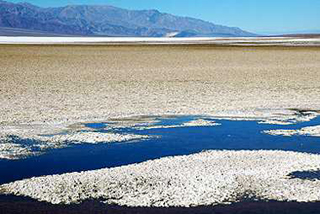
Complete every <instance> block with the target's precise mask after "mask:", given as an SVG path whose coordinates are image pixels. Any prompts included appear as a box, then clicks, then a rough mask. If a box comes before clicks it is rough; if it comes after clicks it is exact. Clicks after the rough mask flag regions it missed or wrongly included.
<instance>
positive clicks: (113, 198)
mask: <svg viewBox="0 0 320 214" xmlns="http://www.w3.org/2000/svg"><path fill="white" fill-rule="evenodd" d="M319 168H320V156H319V155H313V154H306V153H297V152H286V151H207V152H202V153H199V154H194V155H189V156H176V157H168V158H161V159H158V160H154V161H147V162H144V163H140V164H133V165H128V166H122V167H116V168H110V169H101V170H94V171H87V172H81V173H68V174H62V175H50V176H45V177H38V178H31V179H26V180H22V181H16V182H13V183H9V184H4V185H2V186H1V187H0V189H1V192H3V193H6V194H14V195H18V196H28V197H31V198H34V199H37V200H39V201H47V202H50V203H53V204H69V203H78V202H81V201H83V200H87V199H100V200H102V201H104V202H105V203H112V204H117V205H122V206H153V207H168V206H181V207H190V206H201V205H217V204H224V203H230V202H235V201H238V200H239V199H240V198H241V197H242V196H244V195H246V194H247V193H250V195H249V196H251V197H258V198H261V199H263V200H277V201H298V202H309V201H320V192H319V191H315V190H318V189H319V188H320V181H319V180H301V179H297V178H296V179H290V178H289V176H288V175H289V174H290V173H292V172H295V171H309V170H316V169H319Z"/></svg>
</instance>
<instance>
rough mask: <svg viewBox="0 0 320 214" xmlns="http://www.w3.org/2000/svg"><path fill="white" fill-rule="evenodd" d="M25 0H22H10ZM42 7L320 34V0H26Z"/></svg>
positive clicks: (15, 0) (245, 28)
mask: <svg viewBox="0 0 320 214" xmlns="http://www.w3.org/2000/svg"><path fill="white" fill-rule="evenodd" d="M7 1H11V2H21V0H7ZM24 1H25V2H29V3H32V4H35V5H38V6H43V7H56V6H64V5H68V4H109V5H113V6H117V7H122V8H127V9H157V10H159V11H161V12H167V13H171V14H175V15H180V16H190V17H195V18H200V19H204V20H206V21H210V22H213V23H215V24H222V25H227V26H236V27H240V28H242V29H244V30H248V31H251V32H256V33H295V32H304V31H309V32H318V33H320V0H24Z"/></svg>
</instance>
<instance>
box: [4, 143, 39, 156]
mask: <svg viewBox="0 0 320 214" xmlns="http://www.w3.org/2000/svg"><path fill="white" fill-rule="evenodd" d="M32 154H33V152H32V151H31V149H30V148H28V147H24V146H22V145H20V144H14V143H4V144H0V159H8V160H10V159H11V160H14V159H19V158H21V157H25V156H28V155H32Z"/></svg>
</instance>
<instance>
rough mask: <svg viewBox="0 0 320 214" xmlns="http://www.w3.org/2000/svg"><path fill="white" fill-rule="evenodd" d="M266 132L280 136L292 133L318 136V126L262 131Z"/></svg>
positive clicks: (292, 134)
mask: <svg viewBox="0 0 320 214" xmlns="http://www.w3.org/2000/svg"><path fill="white" fill-rule="evenodd" d="M264 133H266V134H270V135H281V136H287V137H290V136H294V135H303V136H313V137H320V126H308V127H304V128H302V129H297V130H293V129H277V130H267V131H264Z"/></svg>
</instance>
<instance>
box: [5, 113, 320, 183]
mask: <svg viewBox="0 0 320 214" xmlns="http://www.w3.org/2000/svg"><path fill="white" fill-rule="evenodd" d="M195 118H197V116H181V117H173V118H158V119H159V120H160V122H158V123H157V124H156V125H179V124H181V123H183V122H188V121H190V120H193V119H195ZM214 121H216V122H218V123H221V124H222V125H221V126H212V127H183V128H165V129H163V128H161V129H149V130H136V129H131V128H118V129H113V130H112V132H114V133H121V134H123V133H133V134H141V135H151V136H161V137H160V138H151V139H148V140H142V141H136V142H130V143H112V144H96V145H92V144H82V145H74V146H71V147H68V148H63V149H52V150H49V151H47V152H46V153H45V154H43V155H40V156H33V157H29V158H26V159H22V160H0V183H7V182H11V181H15V180H19V179H23V178H29V177H33V176H41V175H50V174H61V173H66V172H75V171H84V170H94V169H100V168H105V167H115V166H122V165H127V164H132V163H139V162H143V161H146V160H152V159H157V158H161V157H165V156H173V155H187V154H193V153H197V152H200V151H203V150H212V149H218V150H224V149H225V150H243V149H245V150H259V149H265V150H286V151H299V152H309V153H320V138H317V137H307V136H293V137H283V136H271V135H267V134H263V133H262V131H264V130H270V129H300V128H303V127H306V126H313V125H319V124H320V118H316V119H314V120H311V121H309V122H303V123H299V124H295V125H288V126H281V125H269V124H258V123H257V122H256V121H230V120H214ZM113 123H114V122H112V121H111V122H106V123H90V124H86V126H87V127H90V128H93V129H95V130H96V131H97V132H109V131H106V130H105V129H104V128H106V127H108V125H110V124H113Z"/></svg>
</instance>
